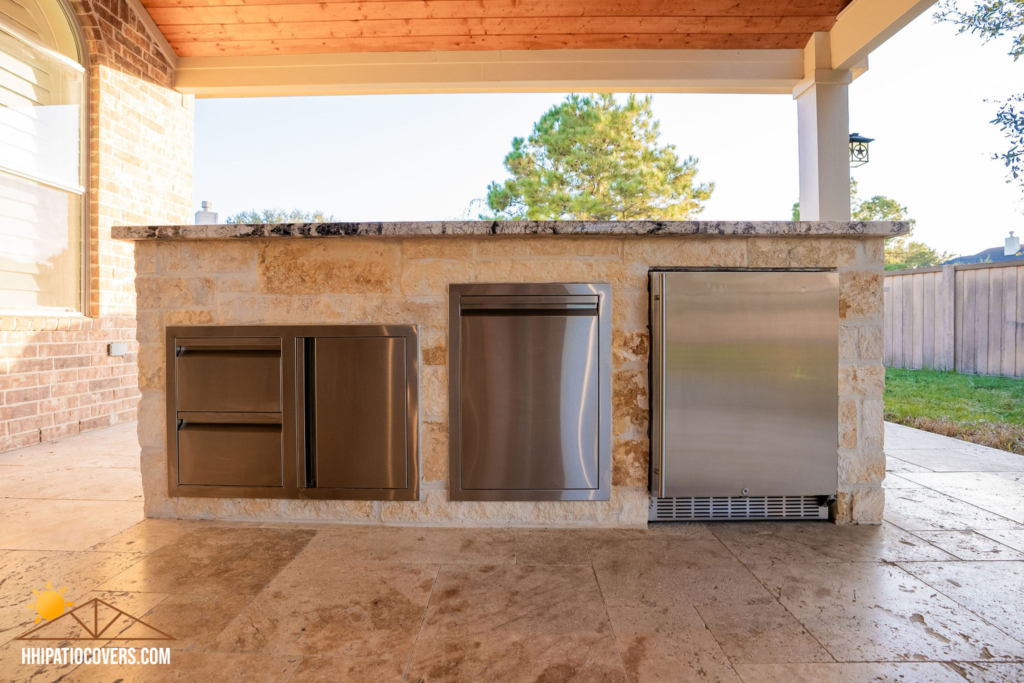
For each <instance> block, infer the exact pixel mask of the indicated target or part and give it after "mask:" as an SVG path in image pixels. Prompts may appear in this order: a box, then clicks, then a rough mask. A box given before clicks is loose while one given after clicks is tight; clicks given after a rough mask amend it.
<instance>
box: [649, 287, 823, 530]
mask: <svg viewBox="0 0 1024 683" xmlns="http://www.w3.org/2000/svg"><path fill="white" fill-rule="evenodd" d="M650 285H651V339H652V349H651V385H652V386H651V398H652V401H651V492H652V500H651V513H650V518H651V519H652V520H658V519H716V518H725V519H736V518H740V519H743V518H747V519H749V518H756V519H776V518H783V519H785V518H803V519H807V518H823V517H827V507H826V506H827V503H828V499H829V498H830V497H831V496H834V495H835V492H836V486H837V479H838V412H839V406H838V403H839V399H838V394H839V391H838V375H839V339H838V337H839V281H838V275H837V274H836V273H832V272H804V271H800V272H794V271H784V272H783V271H764V272H761V271H728V272H723V271H716V272H706V271H683V272H679V271H673V272H652V273H651V282H650Z"/></svg>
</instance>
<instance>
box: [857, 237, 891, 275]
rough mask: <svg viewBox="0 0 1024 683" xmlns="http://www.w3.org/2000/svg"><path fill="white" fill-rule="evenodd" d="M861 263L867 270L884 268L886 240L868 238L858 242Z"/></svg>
mask: <svg viewBox="0 0 1024 683" xmlns="http://www.w3.org/2000/svg"><path fill="white" fill-rule="evenodd" d="M857 245H858V250H859V252H860V263H861V265H862V266H864V267H865V268H882V267H883V266H884V265H885V238H883V237H868V238H862V239H859V240H857Z"/></svg>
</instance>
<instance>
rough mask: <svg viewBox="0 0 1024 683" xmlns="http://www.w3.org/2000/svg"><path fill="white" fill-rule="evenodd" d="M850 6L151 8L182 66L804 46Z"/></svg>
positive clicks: (349, 2)
mask: <svg viewBox="0 0 1024 683" xmlns="http://www.w3.org/2000/svg"><path fill="white" fill-rule="evenodd" d="M849 3H850V0H371V1H365V0H327V1H325V2H309V0H142V4H143V5H145V6H146V9H148V10H149V13H150V15H151V16H152V17H153V20H154V21H155V22H156V24H157V26H158V27H159V28H160V30H161V31H162V32H163V34H164V36H165V37H166V38H167V40H168V41H169V42H170V44H171V46H172V47H173V48H174V50H175V52H177V53H178V56H180V57H212V56H240V55H281V54H313V53H334V52H422V51H432V50H558V49H576V50H597V49H623V48H634V49H723V50H724V49H732V50H745V49H779V48H802V47H803V46H804V45H806V44H807V41H808V40H809V39H810V36H811V33H813V32H815V31H828V30H830V29H831V28H832V25H833V24H834V23H835V21H836V15H838V14H839V12H840V11H841V10H842V9H843V8H844V7H845V6H846V5H848V4H849Z"/></svg>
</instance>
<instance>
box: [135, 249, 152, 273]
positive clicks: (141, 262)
mask: <svg viewBox="0 0 1024 683" xmlns="http://www.w3.org/2000/svg"><path fill="white" fill-rule="evenodd" d="M133 244H134V246H135V272H136V273H138V274H139V275H148V274H151V273H155V272H156V249H157V243H156V242H133Z"/></svg>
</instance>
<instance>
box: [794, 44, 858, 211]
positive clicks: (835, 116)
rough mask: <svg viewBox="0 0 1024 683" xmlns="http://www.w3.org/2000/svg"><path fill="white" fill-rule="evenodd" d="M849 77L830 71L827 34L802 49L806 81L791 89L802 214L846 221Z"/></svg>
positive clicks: (842, 71)
mask: <svg viewBox="0 0 1024 683" xmlns="http://www.w3.org/2000/svg"><path fill="white" fill-rule="evenodd" d="M852 80H853V77H852V74H851V73H850V71H849V70H848V69H843V70H833V69H832V55H831V50H830V45H829V34H828V33H815V34H814V35H813V36H812V37H811V40H810V42H808V43H807V47H806V48H804V80H803V81H801V82H800V83H799V84H798V85H797V86H796V87H795V88H794V89H793V97H794V99H796V103H797V130H798V137H799V145H800V152H799V158H800V219H801V220H805V221H848V220H850V140H849V139H850V99H849V85H850V83H851V82H852Z"/></svg>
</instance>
